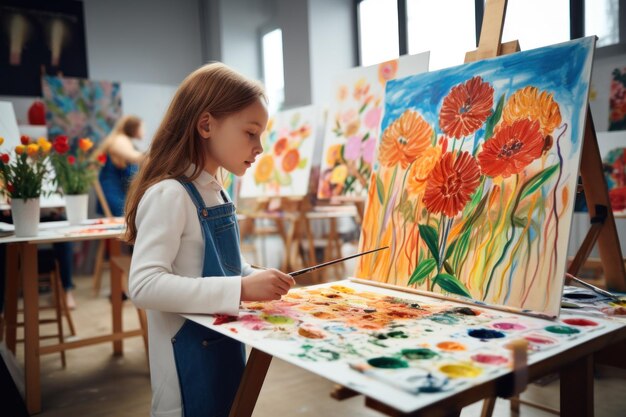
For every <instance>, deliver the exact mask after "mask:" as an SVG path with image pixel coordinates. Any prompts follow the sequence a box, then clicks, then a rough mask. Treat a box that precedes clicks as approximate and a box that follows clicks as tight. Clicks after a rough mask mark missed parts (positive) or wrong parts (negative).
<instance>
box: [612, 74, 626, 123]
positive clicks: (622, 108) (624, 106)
mask: <svg viewBox="0 0 626 417" xmlns="http://www.w3.org/2000/svg"><path fill="white" fill-rule="evenodd" d="M624 129H626V68H623V69H620V68H616V69H615V70H613V77H612V79H611V96H610V99H609V130H624Z"/></svg>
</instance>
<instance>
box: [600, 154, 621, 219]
mask: <svg viewBox="0 0 626 417" xmlns="http://www.w3.org/2000/svg"><path fill="white" fill-rule="evenodd" d="M602 166H603V169H604V179H605V180H606V185H607V186H608V188H609V198H610V200H611V208H612V209H613V211H616V212H619V211H624V210H626V147H620V148H615V149H611V150H610V151H609V152H608V153H607V154H606V155H605V156H604V157H603V158H602Z"/></svg>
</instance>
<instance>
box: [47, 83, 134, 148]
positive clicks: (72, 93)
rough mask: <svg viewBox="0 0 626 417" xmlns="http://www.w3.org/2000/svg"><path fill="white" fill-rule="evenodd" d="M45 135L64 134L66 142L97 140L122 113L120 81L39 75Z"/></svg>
mask: <svg viewBox="0 0 626 417" xmlns="http://www.w3.org/2000/svg"><path fill="white" fill-rule="evenodd" d="M42 88H43V98H44V103H45V105H46V125H47V126H48V135H49V136H50V138H52V139H54V138H55V137H56V136H57V135H67V136H68V138H69V139H70V143H72V142H73V141H75V140H76V139H78V138H85V137H86V138H90V139H91V140H92V141H93V142H94V143H96V144H97V143H99V142H100V141H101V140H102V139H104V137H105V136H106V135H107V134H108V133H109V132H110V131H111V129H112V128H113V125H114V124H115V122H116V121H117V120H118V119H119V118H120V117H121V116H122V98H121V89H120V84H119V83H117V82H111V81H92V80H85V79H81V78H67V77H50V76H45V77H43V78H42Z"/></svg>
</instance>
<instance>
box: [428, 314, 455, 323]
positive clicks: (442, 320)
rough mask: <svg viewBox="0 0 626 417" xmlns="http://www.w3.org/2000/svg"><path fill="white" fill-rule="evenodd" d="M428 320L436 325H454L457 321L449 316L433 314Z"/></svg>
mask: <svg viewBox="0 0 626 417" xmlns="http://www.w3.org/2000/svg"><path fill="white" fill-rule="evenodd" d="M430 319H431V320H432V321H434V322H436V323H441V324H456V322H458V321H459V319H457V318H456V317H452V316H449V315H447V314H435V315H434V316H431V317H430Z"/></svg>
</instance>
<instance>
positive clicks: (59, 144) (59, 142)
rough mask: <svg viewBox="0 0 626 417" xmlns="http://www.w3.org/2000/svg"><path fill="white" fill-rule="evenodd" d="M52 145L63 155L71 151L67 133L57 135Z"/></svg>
mask: <svg viewBox="0 0 626 417" xmlns="http://www.w3.org/2000/svg"><path fill="white" fill-rule="evenodd" d="M52 147H53V148H54V150H55V151H56V152H57V153H58V154H60V155H63V154H64V153H65V152H67V151H69V150H70V145H69V144H68V143H67V136H65V135H59V136H57V137H56V139H54V143H53V144H52Z"/></svg>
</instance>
